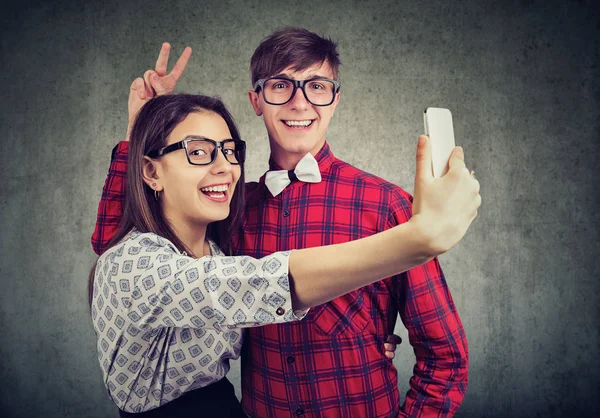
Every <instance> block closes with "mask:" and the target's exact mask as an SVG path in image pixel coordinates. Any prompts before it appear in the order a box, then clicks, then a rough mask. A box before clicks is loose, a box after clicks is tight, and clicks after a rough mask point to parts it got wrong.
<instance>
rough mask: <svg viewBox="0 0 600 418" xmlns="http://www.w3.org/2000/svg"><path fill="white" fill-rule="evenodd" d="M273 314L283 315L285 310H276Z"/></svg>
mask: <svg viewBox="0 0 600 418" xmlns="http://www.w3.org/2000/svg"><path fill="white" fill-rule="evenodd" d="M275 313H276V314H277V315H279V316H281V315H283V314H284V313H285V309H283V308H277V310H276V311H275Z"/></svg>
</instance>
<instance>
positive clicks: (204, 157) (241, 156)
mask: <svg viewBox="0 0 600 418" xmlns="http://www.w3.org/2000/svg"><path fill="white" fill-rule="evenodd" d="M182 148H183V149H185V153H186V155H187V159H188V162H189V163H190V164H192V165H209V164H212V163H214V162H215V160H216V159H217V150H218V149H219V148H220V149H221V152H222V153H223V155H224V156H225V159H226V160H227V161H229V163H231V164H234V165H235V164H242V163H243V162H244V160H245V159H246V143H245V142H244V141H242V140H241V139H238V140H236V139H226V140H224V141H213V140H212V139H208V138H203V137H187V138H185V139H184V140H182V141H179V142H176V143H174V144H171V145H168V146H166V147H163V148H159V149H156V150H153V151H150V152H149V153H148V154H146V155H147V156H148V157H150V158H158V157H162V156H163V155H165V154H168V153H170V152H173V151H177V150H178V149H182Z"/></svg>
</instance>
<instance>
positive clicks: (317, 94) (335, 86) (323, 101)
mask: <svg viewBox="0 0 600 418" xmlns="http://www.w3.org/2000/svg"><path fill="white" fill-rule="evenodd" d="M340 86H341V85H340V82H339V81H336V80H331V79H329V78H321V77H318V78H312V79H309V80H292V79H290V78H285V77H270V78H261V79H260V80H257V81H256V83H254V91H258V89H261V90H262V94H263V98H264V99H265V102H267V103H268V104H272V105H284V104H286V103H287V102H289V101H290V100H292V97H294V94H296V90H298V89H300V90H302V93H304V97H306V100H308V102H309V103H311V104H313V105H315V106H329V105H330V104H332V103H333V101H334V99H335V94H336V93H337V92H338V91H339V90H340Z"/></svg>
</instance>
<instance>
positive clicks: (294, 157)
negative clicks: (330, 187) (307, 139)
mask: <svg viewBox="0 0 600 418" xmlns="http://www.w3.org/2000/svg"><path fill="white" fill-rule="evenodd" d="M324 146H325V142H322V143H320V144H318V145H317V146H316V147H315V148H313V149H312V150H310V151H309V152H310V153H311V154H312V155H313V157H314V156H316V155H317V153H318V152H319V151H321V149H322V148H323V147H324ZM306 154H307V153H306V152H288V151H285V150H283V149H281V148H279V147H275V146H273V145H271V160H272V161H273V162H274V163H275V164H276V165H277V166H278V167H281V169H282V170H293V169H294V168H296V166H297V165H298V162H299V161H300V160H301V159H302V158H304V156H305V155H306Z"/></svg>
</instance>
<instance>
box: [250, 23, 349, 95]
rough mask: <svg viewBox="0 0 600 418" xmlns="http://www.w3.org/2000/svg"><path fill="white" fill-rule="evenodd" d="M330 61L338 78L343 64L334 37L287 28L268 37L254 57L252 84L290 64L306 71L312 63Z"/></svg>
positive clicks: (251, 63) (251, 64)
mask: <svg viewBox="0 0 600 418" xmlns="http://www.w3.org/2000/svg"><path fill="white" fill-rule="evenodd" d="M325 61H327V63H328V64H329V65H330V67H331V70H332V71H333V78H334V79H336V80H337V78H338V68H339V66H340V65H341V62H340V57H339V54H338V52H337V45H336V43H335V42H333V41H332V40H331V38H324V37H321V36H319V35H317V34H316V33H313V32H310V31H308V30H306V29H302V28H284V29H281V30H278V31H276V32H274V33H272V34H271V35H270V36H269V37H268V38H266V39H264V40H263V41H262V42H261V43H260V45H259V46H258V48H256V50H255V51H254V54H253V55H252V59H251V60H250V72H251V73H252V85H254V83H256V81H257V80H259V79H261V78H267V77H271V76H273V75H275V74H278V73H280V72H281V71H283V70H284V69H286V68H288V67H290V66H291V67H292V69H293V70H294V71H303V70H305V69H307V68H308V67H310V66H311V65H314V64H317V63H320V64H323V63H325Z"/></svg>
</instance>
